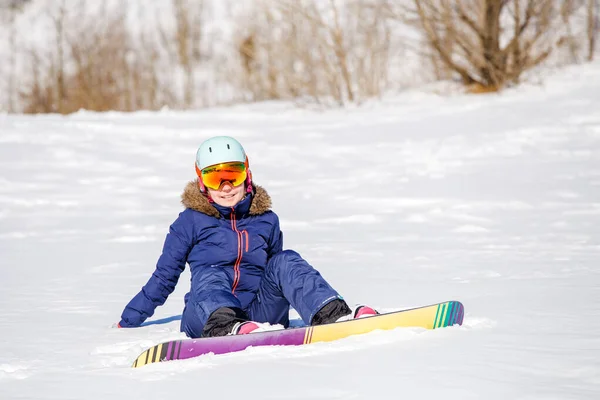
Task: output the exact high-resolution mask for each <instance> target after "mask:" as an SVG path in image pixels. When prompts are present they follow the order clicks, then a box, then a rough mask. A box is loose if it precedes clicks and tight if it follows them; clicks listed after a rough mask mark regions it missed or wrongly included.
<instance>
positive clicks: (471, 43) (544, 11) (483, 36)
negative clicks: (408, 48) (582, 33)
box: [413, 0, 571, 89]
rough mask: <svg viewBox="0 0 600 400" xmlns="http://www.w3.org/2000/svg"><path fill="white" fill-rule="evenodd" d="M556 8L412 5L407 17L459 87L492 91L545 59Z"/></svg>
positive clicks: (469, 1)
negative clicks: (450, 45) (448, 43)
mask: <svg viewBox="0 0 600 400" xmlns="http://www.w3.org/2000/svg"><path fill="white" fill-rule="evenodd" d="M559 3H560V2H557V1H555V0H455V1H450V0H414V9H413V12H415V13H416V14H417V16H418V20H419V23H420V26H421V27H422V29H423V32H424V34H425V37H426V38H427V42H428V43H429V45H430V46H431V48H432V49H433V50H434V52H435V54H436V55H437V56H438V57H439V58H440V60H441V61H442V62H443V63H444V64H445V65H446V66H447V67H448V68H449V69H450V70H452V71H453V72H454V73H456V74H458V75H459V76H460V77H461V80H462V81H463V82H464V83H465V84H467V85H472V84H476V85H479V86H482V87H485V88H493V89H498V88H501V87H502V86H504V85H506V84H508V83H511V82H512V83H517V82H518V81H519V78H520V76H521V75H522V73H523V72H525V71H526V70H528V69H530V68H533V67H535V66H537V65H539V64H540V63H542V62H543V61H544V60H546V58H547V57H548V56H549V55H550V54H551V52H552V50H553V48H554V47H555V46H556V44H557V42H558V40H559V38H556V37H554V36H553V33H554V32H553V29H554V28H555V27H556V26H557V20H559V19H560V18H558V14H559V13H558V6H559ZM568 12H569V14H568V15H567V16H566V17H567V18H568V17H569V16H570V12H571V11H568ZM506 15H512V20H509V19H507V18H505V16H506ZM564 16H565V15H564V14H563V17H564ZM508 21H510V23H509V22H508ZM511 24H512V26H511ZM443 32H445V33H446V35H448V34H451V35H452V41H453V43H455V47H454V48H451V49H449V48H447V47H446V46H445V45H444V36H443V34H442V33H443ZM446 40H447V39H446Z"/></svg>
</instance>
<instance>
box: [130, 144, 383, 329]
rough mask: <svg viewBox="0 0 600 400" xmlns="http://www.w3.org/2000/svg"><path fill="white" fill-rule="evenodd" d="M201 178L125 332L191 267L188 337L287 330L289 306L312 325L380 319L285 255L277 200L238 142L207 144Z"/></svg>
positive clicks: (199, 163)
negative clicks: (261, 183)
mask: <svg viewBox="0 0 600 400" xmlns="http://www.w3.org/2000/svg"><path fill="white" fill-rule="evenodd" d="M196 173H197V174H198V179H197V180H195V181H192V182H190V183H188V185H187V186H186V188H185V191H184V193H183V195H182V203H183V205H184V206H185V207H186V209H185V210H184V211H183V212H181V213H180V214H179V217H178V218H177V220H176V221H175V222H174V223H173V224H172V225H171V227H170V230H169V233H168V235H167V237H166V239H165V243H164V248H163V252H162V255H161V256H160V258H159V259H158V263H157V266H156V270H155V271H154V273H153V274H152V277H151V278H150V279H149V280H148V282H147V283H146V285H145V286H144V287H143V288H142V290H141V291H140V292H139V293H138V294H137V295H136V296H135V297H134V298H133V299H132V300H131V301H130V302H129V304H127V306H126V307H125V310H124V311H123V314H122V315H121V321H120V322H119V324H118V326H119V327H122V328H133V327H138V326H140V325H141V324H142V322H144V321H145V320H146V318H148V317H150V316H152V314H154V309H155V308H156V307H157V306H159V305H162V304H164V302H165V301H166V300H167V297H168V296H169V295H170V294H171V293H172V292H173V290H174V289H175V285H176V284H177V281H178V279H179V275H180V274H181V272H182V271H183V270H184V268H185V264H186V263H188V264H189V265H190V270H191V276H192V279H191V290H190V292H189V293H187V294H186V295H185V308H184V310H183V315H182V319H181V331H183V332H185V333H186V334H187V335H188V336H189V337H191V338H198V337H208V336H224V335H229V334H246V333H250V332H258V331H261V330H268V329H269V328H270V324H281V325H283V326H284V327H286V328H287V327H288V326H289V307H290V305H291V306H292V307H293V308H294V309H295V310H296V311H297V312H298V313H299V314H300V316H301V317H302V320H303V321H304V322H305V323H306V324H310V325H320V324H326V323H330V322H335V321H338V320H345V319H350V318H358V317H362V316H369V315H374V314H377V312H376V311H375V310H373V309H372V308H370V307H367V306H356V307H354V309H350V307H349V306H348V305H347V304H346V302H345V301H344V300H343V299H342V297H341V296H340V295H339V294H338V293H337V292H336V291H335V290H334V289H333V288H332V287H331V286H330V285H329V284H328V283H327V282H326V281H325V279H324V278H323V277H322V276H321V275H320V274H319V272H318V271H317V270H315V269H314V268H313V267H312V266H310V265H309V264H308V263H307V262H306V261H305V260H304V259H303V258H302V257H301V256H300V255H299V254H298V253H296V252H294V251H292V250H282V245H283V243H282V242H283V238H282V233H281V230H280V229H279V218H278V217H277V215H276V214H275V213H274V212H273V211H271V198H270V197H269V195H268V194H267V192H266V191H265V189H263V188H262V187H260V186H258V185H256V184H254V183H253V181H252V174H251V173H250V170H249V168H248V157H247V156H246V153H245V152H244V149H243V148H242V146H241V144H240V143H239V142H238V141H236V140H235V139H233V138H231V137H227V136H218V137H213V138H211V139H208V140H207V141H205V142H204V143H202V145H201V146H200V148H199V149H198V152H197V154H196ZM271 329H272V328H271Z"/></svg>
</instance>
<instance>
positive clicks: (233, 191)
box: [207, 181, 246, 207]
mask: <svg viewBox="0 0 600 400" xmlns="http://www.w3.org/2000/svg"><path fill="white" fill-rule="evenodd" d="M207 190H208V194H209V195H210V197H211V198H212V199H213V201H214V202H215V203H217V204H218V205H220V206H222V207H234V206H235V205H236V204H237V203H239V202H240V201H242V199H243V198H244V195H245V194H246V185H245V184H243V183H242V184H241V185H238V186H233V185H232V184H231V182H228V181H225V182H223V184H222V185H221V187H220V188H219V190H215V189H211V188H207Z"/></svg>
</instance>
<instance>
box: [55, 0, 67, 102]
mask: <svg viewBox="0 0 600 400" xmlns="http://www.w3.org/2000/svg"><path fill="white" fill-rule="evenodd" d="M52 19H53V23H54V29H55V32H54V34H55V45H56V64H55V65H54V64H53V69H55V70H54V74H53V76H54V77H55V79H56V86H55V87H56V101H57V104H56V105H57V108H56V110H55V111H57V112H63V106H64V102H65V100H66V98H65V97H66V93H67V91H66V88H65V66H64V63H65V23H66V5H65V0H60V5H59V7H58V11H57V14H56V15H55V16H53V18H52Z"/></svg>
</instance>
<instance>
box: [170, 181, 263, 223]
mask: <svg viewBox="0 0 600 400" xmlns="http://www.w3.org/2000/svg"><path fill="white" fill-rule="evenodd" d="M252 186H253V188H254V192H253V195H252V204H251V205H250V215H260V214H264V213H266V212H267V211H270V210H271V196H269V194H268V193H267V191H266V190H265V189H264V188H262V187H261V186H258V185H256V184H254V183H253V184H252ZM181 203H182V204H183V205H184V206H185V207H186V208H191V209H192V210H196V211H199V212H201V213H204V214H206V215H210V216H211V217H215V218H220V217H221V213H219V210H217V208H216V207H214V206H213V204H212V203H211V202H209V201H208V197H207V196H206V195H204V194H202V192H200V188H199V186H198V179H195V180H193V181H191V182H189V183H188V184H187V185H186V187H185V189H184V191H183V194H182V195H181Z"/></svg>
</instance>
